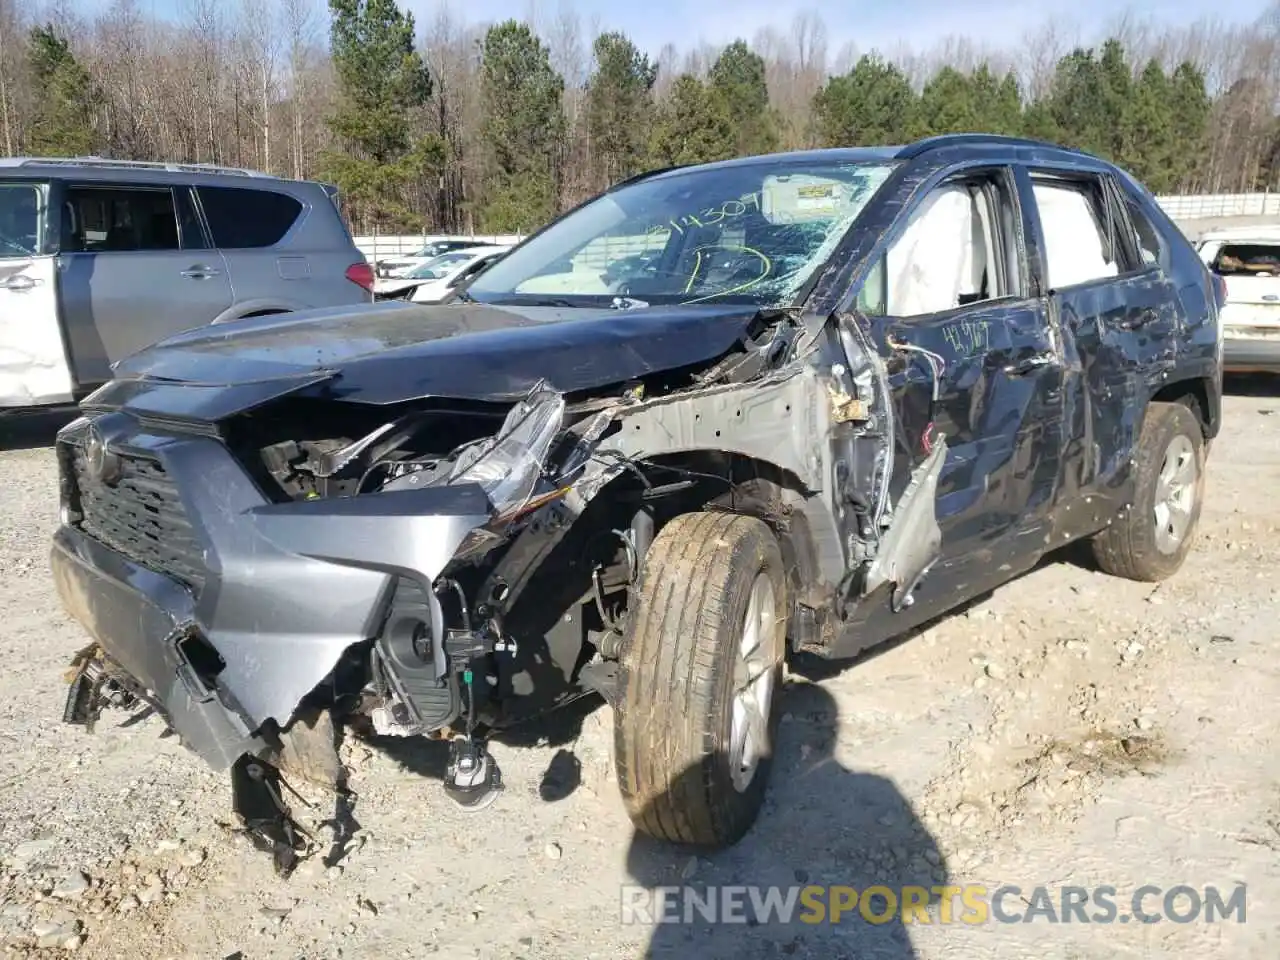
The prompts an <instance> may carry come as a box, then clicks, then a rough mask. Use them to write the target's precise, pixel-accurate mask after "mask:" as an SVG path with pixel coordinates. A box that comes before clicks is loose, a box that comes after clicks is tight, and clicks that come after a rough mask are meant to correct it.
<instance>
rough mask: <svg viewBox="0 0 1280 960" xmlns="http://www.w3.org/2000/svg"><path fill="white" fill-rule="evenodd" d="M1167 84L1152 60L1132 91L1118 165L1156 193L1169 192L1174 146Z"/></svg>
mask: <svg viewBox="0 0 1280 960" xmlns="http://www.w3.org/2000/svg"><path fill="white" fill-rule="evenodd" d="M1171 105H1172V104H1171V102H1170V98H1169V80H1168V78H1167V77H1166V76H1165V75H1164V68H1163V67H1161V66H1160V64H1159V62H1157V61H1155V60H1152V61H1150V62H1149V63H1148V64H1147V65H1146V67H1145V68H1144V69H1143V71H1142V76H1141V77H1139V78H1138V82H1137V84H1136V86H1135V87H1134V93H1133V102H1132V104H1131V105H1130V109H1129V120H1128V124H1127V127H1128V130H1127V133H1128V138H1129V146H1128V148H1127V149H1126V150H1125V151H1124V153H1123V157H1122V162H1123V164H1124V166H1125V167H1126V168H1127V169H1128V171H1129V172H1130V173H1132V174H1133V175H1134V176H1135V177H1137V178H1138V179H1139V180H1141V181H1143V182H1144V183H1145V184H1146V185H1147V186H1148V187H1149V188H1151V189H1152V190H1154V191H1156V192H1158V193H1159V192H1163V191H1166V190H1168V189H1170V188H1171V186H1172V182H1171V181H1173V180H1174V179H1175V178H1176V173H1175V170H1174V164H1175V160H1176V157H1175V155H1176V153H1177V152H1178V144H1177V141H1176V139H1175V133H1174V128H1173V113H1172V111H1171V110H1170V107H1171Z"/></svg>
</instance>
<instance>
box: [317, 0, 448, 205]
mask: <svg viewBox="0 0 1280 960" xmlns="http://www.w3.org/2000/svg"><path fill="white" fill-rule="evenodd" d="M329 10H330V12H331V13H332V15H333V25H332V28H331V32H330V48H331V51H332V57H333V65H334V70H335V72H336V73H337V77H338V85H339V88H340V90H341V102H340V104H339V106H338V108H337V110H336V111H335V112H334V113H333V115H332V116H330V117H329V118H328V124H329V127H330V129H331V130H332V131H333V132H334V134H335V135H336V136H337V138H338V140H339V142H340V143H341V144H342V150H341V151H329V152H328V153H326V154H325V155H324V156H323V157H322V158H321V170H322V175H323V176H325V177H327V178H328V179H331V180H332V181H333V182H334V183H336V184H337V185H338V187H339V189H340V190H341V191H342V193H343V194H344V196H345V197H346V198H347V200H348V201H354V202H355V203H358V204H362V205H363V206H364V207H365V208H366V210H367V211H368V212H369V213H372V214H373V215H374V216H376V217H378V218H379V219H388V220H391V221H393V222H399V223H402V224H406V223H408V222H410V221H411V219H412V215H411V213H410V211H409V209H408V207H407V205H406V204H405V203H404V194H405V192H406V189H407V188H408V187H409V186H410V185H411V184H413V183H414V182H416V181H419V180H420V179H421V178H422V177H423V176H425V175H426V174H427V173H428V172H430V171H432V170H433V169H438V167H439V165H440V164H441V163H442V162H443V159H444V146H443V144H442V142H441V141H440V140H439V138H437V137H434V136H427V137H415V136H414V135H413V125H412V123H411V118H412V117H413V116H414V114H415V113H420V112H421V111H422V109H423V108H424V107H425V106H426V104H427V102H428V101H429V100H430V98H431V77H430V75H429V74H428V72H427V68H426V66H425V65H424V64H423V62H422V57H421V56H420V55H419V54H418V52H417V51H416V50H415V49H414V40H413V34H414V28H413V16H412V15H411V14H408V13H404V12H403V11H401V10H400V8H399V7H397V6H396V4H395V0H329Z"/></svg>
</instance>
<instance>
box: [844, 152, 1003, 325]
mask: <svg viewBox="0 0 1280 960" xmlns="http://www.w3.org/2000/svg"><path fill="white" fill-rule="evenodd" d="M1013 221H1014V217H1013V206H1012V203H1011V201H1010V198H1009V193H1008V189H1007V187H1006V185H1005V181H1004V179H1003V178H1001V177H999V176H996V175H984V176H982V177H973V178H964V179H957V180H952V181H948V182H946V183H944V184H942V185H940V186H939V187H937V188H935V189H934V190H933V191H932V192H931V193H929V194H928V195H927V196H926V197H925V198H924V200H923V201H922V202H921V203H920V205H919V206H918V207H917V208H916V209H915V210H914V211H913V212H912V214H911V217H910V220H908V222H907V226H906V229H905V230H904V231H903V233H902V234H901V235H900V236H899V237H898V239H897V240H895V241H894V244H893V246H892V247H890V248H889V250H888V252H887V253H886V254H885V256H884V257H882V258H881V259H880V261H879V262H878V263H876V264H875V266H874V267H872V269H871V272H870V273H869V274H868V275H867V279H866V281H865V282H864V284H863V286H862V289H861V291H859V294H858V308H859V309H860V310H861V311H862V312H863V313H864V314H866V315H867V316H891V317H916V316H926V315H928V314H933V313H941V312H944V311H947V310H955V309H957V308H958V307H964V306H968V305H969V304H973V303H982V302H984V301H987V300H996V299H999V298H1001V297H1009V296H1016V295H1017V294H1018V292H1019V290H1018V286H1019V278H1020V277H1021V270H1020V269H1019V264H1018V259H1017V257H1018V254H1017V246H1016V242H1015V240H1014V237H1013V235H1012V232H1011V230H1010V228H1009V227H1010V225H1011V224H1012V223H1013Z"/></svg>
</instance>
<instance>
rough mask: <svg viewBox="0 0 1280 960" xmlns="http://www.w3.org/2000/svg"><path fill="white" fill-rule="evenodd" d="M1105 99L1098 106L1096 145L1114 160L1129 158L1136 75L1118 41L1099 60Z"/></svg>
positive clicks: (1105, 47) (1107, 45)
mask: <svg viewBox="0 0 1280 960" xmlns="http://www.w3.org/2000/svg"><path fill="white" fill-rule="evenodd" d="M1098 86H1099V90H1100V91H1101V99H1100V100H1099V102H1098V103H1097V104H1095V113H1096V118H1095V120H1094V124H1095V126H1096V130H1097V132H1096V142H1097V144H1098V150H1099V152H1101V154H1102V155H1103V156H1104V157H1106V158H1108V159H1110V160H1114V161H1119V160H1121V159H1122V158H1123V157H1125V156H1126V155H1127V154H1128V153H1129V150H1130V145H1131V144H1132V143H1133V137H1134V133H1133V129H1132V127H1133V122H1132V112H1133V96H1134V89H1133V72H1132V70H1131V68H1130V67H1129V61H1128V58H1127V57H1126V56H1125V52H1124V45H1123V44H1122V43H1121V42H1120V41H1119V40H1116V39H1114V38H1112V39H1110V40H1108V41H1107V42H1106V43H1104V44H1103V45H1102V55H1101V56H1100V57H1099V58H1098Z"/></svg>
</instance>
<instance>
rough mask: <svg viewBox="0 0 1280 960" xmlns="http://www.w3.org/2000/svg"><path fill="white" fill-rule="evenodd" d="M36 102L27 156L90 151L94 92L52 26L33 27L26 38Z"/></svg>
mask: <svg viewBox="0 0 1280 960" xmlns="http://www.w3.org/2000/svg"><path fill="white" fill-rule="evenodd" d="M27 64H28V66H29V68H30V70H31V78H32V80H33V81H34V82H33V83H32V88H33V94H34V98H35V102H34V104H33V109H32V117H31V123H30V127H29V129H28V131H27V148H28V150H29V151H30V152H31V153H35V154H41V155H44V156H54V157H76V156H85V155H86V154H91V153H93V146H94V139H95V138H94V130H93V110H94V106H95V105H96V104H97V102H98V91H97V89H96V88H95V86H94V83H93V79H92V78H91V77H90V76H89V71H87V70H86V69H85V68H84V66H83V65H82V64H81V63H80V61H78V60H77V59H76V58H75V54H73V53H72V52H71V47H70V45H69V44H68V43H67V41H66V39H65V38H64V37H62V36H61V35H60V34H59V33H58V32H57V31H56V30H55V29H54V27H53V26H52V25H46V26H40V27H35V28H33V29H32V31H31V33H30V35H29V36H28V39H27Z"/></svg>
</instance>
